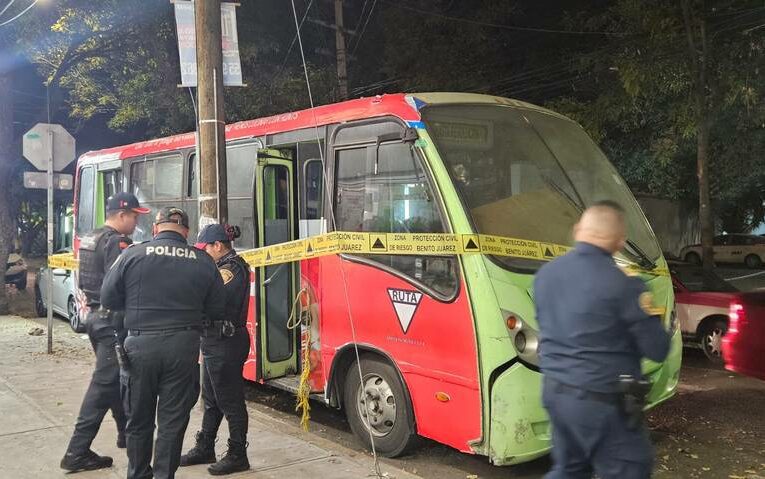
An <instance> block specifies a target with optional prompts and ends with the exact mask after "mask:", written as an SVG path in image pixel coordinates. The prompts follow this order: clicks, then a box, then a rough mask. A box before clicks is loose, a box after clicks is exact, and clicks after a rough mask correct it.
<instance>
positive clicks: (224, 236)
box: [194, 224, 240, 249]
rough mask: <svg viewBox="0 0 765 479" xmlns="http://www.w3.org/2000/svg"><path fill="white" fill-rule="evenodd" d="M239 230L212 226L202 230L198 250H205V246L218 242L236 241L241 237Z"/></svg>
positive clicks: (230, 227)
mask: <svg viewBox="0 0 765 479" xmlns="http://www.w3.org/2000/svg"><path fill="white" fill-rule="evenodd" d="M239 233H240V232H239V228H238V227H236V226H231V225H220V224H212V225H207V226H205V227H204V228H202V231H200V232H199V235H198V236H197V242H196V244H195V245H194V246H195V247H196V248H199V249H204V248H205V245H208V244H213V243H215V242H216V241H234V239H236V238H238V237H239Z"/></svg>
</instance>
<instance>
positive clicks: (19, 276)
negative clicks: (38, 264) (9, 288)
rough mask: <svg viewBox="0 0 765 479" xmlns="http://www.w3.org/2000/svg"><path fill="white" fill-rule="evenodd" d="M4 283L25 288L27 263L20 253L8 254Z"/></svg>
mask: <svg viewBox="0 0 765 479" xmlns="http://www.w3.org/2000/svg"><path fill="white" fill-rule="evenodd" d="M5 283H6V284H12V285H14V286H16V289H18V290H22V289H27V263H26V262H25V261H24V258H22V257H21V255H20V254H16V253H11V254H9V255H8V269H7V270H6V271H5Z"/></svg>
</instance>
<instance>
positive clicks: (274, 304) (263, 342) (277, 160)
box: [255, 149, 299, 380]
mask: <svg viewBox="0 0 765 479" xmlns="http://www.w3.org/2000/svg"><path fill="white" fill-rule="evenodd" d="M292 167H293V164H292V160H291V159H290V158H288V157H285V155H284V153H283V152H281V151H279V150H268V149H264V150H260V151H258V167H257V170H256V173H255V176H256V179H255V190H256V201H257V206H256V207H257V212H258V215H257V216H258V228H257V230H258V233H257V240H258V245H257V246H259V247H262V246H269V245H273V244H278V243H284V242H287V241H291V240H294V239H295V219H294V214H295V213H294V205H295V195H294V184H293V180H292ZM297 268H298V265H297V263H283V264H277V265H272V266H266V267H264V268H260V276H259V278H258V288H259V291H258V298H259V300H258V302H257V305H258V306H257V308H258V309H257V311H256V312H255V314H257V315H258V328H257V332H256V334H257V335H258V339H259V341H258V344H259V345H260V347H259V348H258V349H259V350H258V353H257V354H258V363H259V364H260V369H261V377H262V379H264V380H267V379H273V378H279V377H282V376H286V375H289V374H295V373H296V372H297V370H298V357H299V356H298V355H299V348H298V342H297V341H298V337H297V332H296V331H295V330H292V329H289V328H288V327H287V322H288V319H289V315H290V308H291V307H292V301H293V299H294V297H295V294H296V291H297V290H296V279H297V278H298V274H297V273H296V269H297Z"/></svg>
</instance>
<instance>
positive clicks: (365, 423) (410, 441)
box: [343, 356, 417, 457]
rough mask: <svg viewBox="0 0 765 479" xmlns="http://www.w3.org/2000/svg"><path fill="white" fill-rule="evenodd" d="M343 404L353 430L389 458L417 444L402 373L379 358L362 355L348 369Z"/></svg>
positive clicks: (363, 440) (368, 445) (364, 441)
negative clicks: (357, 362)
mask: <svg viewBox="0 0 765 479" xmlns="http://www.w3.org/2000/svg"><path fill="white" fill-rule="evenodd" d="M343 406H344V408H345V414H346V417H347V418H348V423H349V424H350V426H351V429H352V430H353V433H354V434H356V436H357V437H358V438H359V439H361V441H362V442H363V443H364V445H365V446H366V447H367V448H370V449H371V441H372V439H374V445H375V450H376V451H377V452H378V453H380V454H381V455H383V456H385V457H397V456H400V455H402V454H404V453H405V452H406V451H407V450H409V449H410V448H411V447H412V446H413V445H414V443H415V441H416V438H417V432H416V431H415V428H414V414H413V412H412V407H411V405H410V404H409V400H408V398H407V395H406V393H405V389H404V385H403V384H402V382H401V379H400V377H399V375H398V372H397V371H396V370H395V369H394V368H393V366H391V365H390V364H389V363H388V362H387V361H385V360H383V359H380V358H377V357H369V356H367V357H362V358H361V376H359V368H358V366H357V364H356V363H355V362H354V363H353V364H351V366H350V368H349V369H348V373H347V375H346V379H345V387H344V391H343Z"/></svg>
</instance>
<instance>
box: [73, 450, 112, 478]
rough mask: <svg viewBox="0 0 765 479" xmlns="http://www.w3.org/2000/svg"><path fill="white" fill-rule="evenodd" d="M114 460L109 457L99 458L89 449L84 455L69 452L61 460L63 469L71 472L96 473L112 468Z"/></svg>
mask: <svg viewBox="0 0 765 479" xmlns="http://www.w3.org/2000/svg"><path fill="white" fill-rule="evenodd" d="M112 462H113V461H112V458H111V457H109V456H99V455H98V454H96V453H95V452H93V451H91V450H90V449H88V451H87V452H85V453H83V454H73V453H71V452H67V453H66V454H65V455H64V458H63V459H61V469H65V470H67V471H69V472H79V471H95V470H96V469H105V468H107V467H112Z"/></svg>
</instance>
